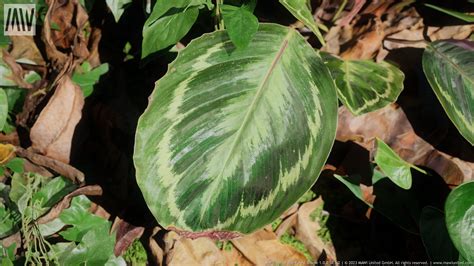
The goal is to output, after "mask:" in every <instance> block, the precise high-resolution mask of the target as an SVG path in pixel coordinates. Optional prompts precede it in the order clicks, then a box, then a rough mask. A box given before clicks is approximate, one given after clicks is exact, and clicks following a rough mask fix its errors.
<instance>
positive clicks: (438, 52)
mask: <svg viewBox="0 0 474 266" xmlns="http://www.w3.org/2000/svg"><path fill="white" fill-rule="evenodd" d="M423 70H424V72H425V74H426V77H427V78H428V81H429V83H430V85H431V87H432V88H433V90H434V92H435V94H436V96H437V97H438V100H439V101H440V102H441V105H442V106H443V108H444V110H445V111H446V114H447V115H448V116H449V119H451V121H453V123H454V125H455V126H456V127H457V129H458V130H459V132H460V133H461V135H462V136H463V137H464V138H465V139H467V141H469V143H471V145H474V43H473V42H470V41H454V40H452V41H437V42H433V43H431V44H430V45H428V47H426V50H425V52H424V54H423Z"/></svg>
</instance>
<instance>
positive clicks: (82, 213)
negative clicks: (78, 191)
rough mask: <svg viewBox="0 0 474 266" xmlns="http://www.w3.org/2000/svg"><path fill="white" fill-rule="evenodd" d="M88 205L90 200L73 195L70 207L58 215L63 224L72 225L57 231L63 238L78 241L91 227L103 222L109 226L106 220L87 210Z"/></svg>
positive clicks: (98, 225) (101, 224) (100, 224)
mask: <svg viewBox="0 0 474 266" xmlns="http://www.w3.org/2000/svg"><path fill="white" fill-rule="evenodd" d="M90 206H91V202H90V200H89V199H87V197H86V196H78V197H74V198H73V200H72V203H71V207H69V208H68V209H66V210H64V211H63V212H62V213H61V214H60V215H59V218H60V219H61V221H62V222H63V223H64V224H67V225H72V227H69V228H68V229H66V230H65V231H63V232H61V233H59V234H60V235H61V236H62V237H64V239H66V240H69V241H76V242H80V241H81V240H82V238H83V237H84V235H85V234H86V233H87V232H89V231H90V230H92V229H93V228H97V227H100V226H104V224H105V225H108V226H110V223H109V222H108V221H107V220H104V219H102V218H101V217H99V216H96V215H93V214H92V213H90V212H89V211H88V210H89V208H90Z"/></svg>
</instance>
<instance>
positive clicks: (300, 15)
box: [280, 0, 326, 46]
mask: <svg viewBox="0 0 474 266" xmlns="http://www.w3.org/2000/svg"><path fill="white" fill-rule="evenodd" d="M280 3H281V4H282V5H283V6H285V8H286V9H288V11H290V13H291V14H292V15H293V16H295V18H297V19H298V20H300V21H301V22H303V23H304V25H306V27H308V28H309V29H310V30H311V31H312V32H313V33H314V35H316V37H317V38H318V40H319V42H321V44H322V45H323V46H324V45H325V44H326V42H325V41H324V37H323V35H322V34H321V31H319V27H318V24H317V23H316V21H315V20H314V18H313V14H312V12H311V10H310V9H309V7H308V5H307V3H308V0H280Z"/></svg>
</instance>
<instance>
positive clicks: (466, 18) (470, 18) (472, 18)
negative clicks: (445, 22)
mask: <svg viewBox="0 0 474 266" xmlns="http://www.w3.org/2000/svg"><path fill="white" fill-rule="evenodd" d="M425 6H427V7H430V8H433V9H435V10H438V11H440V12H443V13H445V14H448V15H450V16H453V17H455V18H458V19H460V20H464V21H466V22H469V23H473V22H474V16H473V15H469V14H464V13H461V12H458V11H454V10H451V9H447V8H442V7H438V6H435V5H431V4H425Z"/></svg>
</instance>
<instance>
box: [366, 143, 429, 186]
mask: <svg viewBox="0 0 474 266" xmlns="http://www.w3.org/2000/svg"><path fill="white" fill-rule="evenodd" d="M375 162H376V163H377V165H378V166H379V167H380V169H382V171H383V172H384V173H385V174H386V175H387V177H388V178H390V180H392V182H393V183H395V184H396V185H397V186H399V187H401V188H403V189H410V188H411V183H412V177H411V171H410V169H411V168H413V169H415V170H417V171H419V172H421V173H423V174H427V173H426V171H424V170H423V169H420V168H418V167H416V166H414V165H412V164H410V163H407V162H406V161H404V160H403V159H402V158H400V156H398V155H397V154H396V153H395V152H394V151H393V150H392V149H391V148H390V147H389V146H388V145H387V144H385V142H383V141H382V140H381V139H379V138H377V153H376V155H375Z"/></svg>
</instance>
